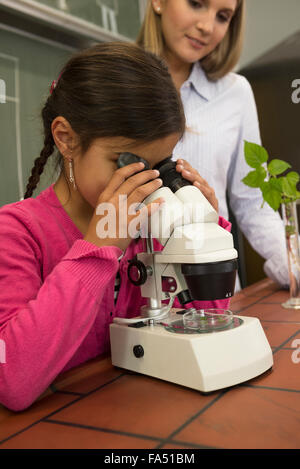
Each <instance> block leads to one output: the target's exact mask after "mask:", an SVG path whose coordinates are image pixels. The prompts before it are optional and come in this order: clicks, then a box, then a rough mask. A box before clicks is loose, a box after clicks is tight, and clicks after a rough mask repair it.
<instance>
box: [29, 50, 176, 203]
mask: <svg viewBox="0 0 300 469" xmlns="http://www.w3.org/2000/svg"><path fill="white" fill-rule="evenodd" d="M57 116H62V117H64V118H65V119H66V120H67V121H68V122H69V124H70V125H71V127H72V129H73V130H74V131H75V132H76V133H77V135H78V137H79V141H80V145H81V150H82V151H83V152H85V151H86V150H87V149H88V148H89V146H90V144H91V143H92V141H93V140H94V139H96V138H101V137H126V138H128V139H132V140H138V141H141V142H150V141H153V140H156V139H160V138H163V137H166V136H168V135H170V134H172V133H179V134H181V135H182V134H183V132H184V128H185V118H184V111H183V108H182V104H181V100H180V97H179V95H178V93H177V91H176V89H175V87H174V85H173V82H172V79H171V76H170V75H169V72H168V69H167V67H166V66H165V65H164V63H163V62H162V61H161V59H159V58H158V57H156V56H155V55H153V54H151V53H149V52H145V51H144V50H143V49H142V48H140V47H138V46H136V45H134V44H127V43H118V42H113V43H103V44H98V45H96V46H94V47H91V48H90V49H87V50H84V51H82V52H80V53H78V54H76V55H74V56H73V57H72V58H71V59H70V60H69V61H68V63H67V64H66V65H65V67H64V68H63V70H62V72H61V75H60V78H59V80H58V83H57V86H56V87H55V88H54V90H53V92H52V94H50V95H49V97H48V99H47V101H46V103H45V106H44V108H43V110H42V118H43V124H44V148H43V149H42V151H41V153H40V156H39V157H38V158H37V159H36V160H35V162H34V167H33V169H32V172H31V176H30V178H29V181H28V184H27V187H26V193H25V196H24V198H27V197H31V195H32V193H33V191H34V190H35V188H36V186H37V184H38V182H39V179H40V175H41V174H42V172H43V169H44V166H45V164H46V162H47V160H48V158H49V156H50V155H52V153H53V152H54V149H55V148H54V147H55V143H54V140H53V136H52V132H51V124H52V122H53V120H54V119H55V118H56V117H57Z"/></svg>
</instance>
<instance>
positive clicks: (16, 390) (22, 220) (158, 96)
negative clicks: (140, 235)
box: [0, 43, 229, 411]
mask: <svg viewBox="0 0 300 469" xmlns="http://www.w3.org/2000/svg"><path fill="white" fill-rule="evenodd" d="M162 90H163V91H162ZM42 118H43V123H44V148H43V149H42V151H41V154H40V156H39V158H37V159H36V160H35V163H34V167H33V169H32V174H31V177H30V179H29V183H28V185H27V190H26V194H25V200H24V201H21V202H17V203H14V204H10V205H7V206H4V207H2V209H1V210H0V339H1V341H2V342H1V343H5V345H6V363H1V364H0V402H1V403H2V404H3V405H5V406H7V407H9V408H10V409H12V410H15V411H17V410H22V409H25V408H26V407H28V406H29V405H30V404H31V403H32V402H33V401H34V400H35V399H36V398H37V397H38V396H40V395H41V393H43V391H44V390H45V389H46V388H47V387H48V386H49V384H50V383H51V382H52V381H53V380H54V379H55V378H56V376H57V375H58V374H59V373H61V372H62V371H66V370H68V369H70V368H72V367H74V366H76V365H79V364H80V363H83V362H85V361H87V360H89V359H91V358H93V357H96V356H98V355H100V354H103V353H106V352H108V351H109V327H108V326H109V324H110V323H111V322H112V320H113V318H114V317H115V316H123V317H125V316H128V317H130V316H136V315H139V312H140V307H141V305H142V304H144V303H145V299H143V298H141V293H140V288H139V287H136V286H134V285H132V284H131V283H129V281H128V279H127V265H128V259H132V257H134V255H135V254H136V253H137V252H140V251H142V250H143V242H142V240H140V241H139V242H135V241H132V242H131V239H129V237H127V238H122V237H120V236H118V233H119V229H120V230H121V229H122V232H123V228H124V227H118V230H117V231H116V235H114V237H110V238H99V237H98V236H97V233H96V227H97V223H98V222H99V221H100V220H101V215H97V210H96V207H97V206H98V205H99V204H100V203H110V204H113V205H114V207H115V209H116V215H117V216H116V219H117V220H118V210H119V207H118V196H119V195H126V196H127V198H128V204H132V203H141V202H142V201H143V200H144V199H145V198H146V197H147V196H148V195H150V194H151V193H152V192H154V191H155V190H156V189H158V188H159V187H160V185H161V181H160V179H159V178H158V175H159V173H158V171H155V170H152V169H150V170H147V171H141V170H142V169H143V164H141V163H134V164H131V165H128V166H125V167H123V168H121V169H117V160H118V157H119V154H120V153H122V152H127V151H129V152H132V153H135V154H137V155H140V156H141V157H142V158H143V159H145V160H146V161H147V162H148V163H149V165H150V168H153V166H154V165H156V164H157V163H159V162H160V161H162V160H163V159H165V158H166V157H168V156H169V155H170V154H171V153H172V150H173V147H174V146H175V144H176V143H177V141H178V139H179V138H180V137H181V135H182V134H183V131H184V127H185V120H184V114H183V110H182V106H181V102H180V99H179V96H178V93H177V91H176V89H175V88H174V86H173V83H172V80H171V77H170V75H169V73H168V71H167V69H166V67H165V66H164V65H163V64H162V63H161V61H160V60H159V59H158V58H157V57H156V56H153V55H152V54H149V53H146V52H144V51H143V50H142V49H141V48H138V47H137V46H134V45H126V44H118V43H111V44H100V45H97V46H95V47H93V48H91V49H89V50H86V51H84V52H81V53H79V54H78V55H75V56H74V57H73V58H71V59H70V61H69V62H68V63H67V64H66V66H65V67H64V69H63V71H62V73H61V75H60V78H59V81H58V83H57V84H56V83H53V85H52V87H51V94H50V95H49V97H48V99H47V101H46V104H45V106H44V108H43V111H42ZM55 147H56V148H57V150H58V157H59V161H60V164H61V174H60V176H59V178H58V180H57V182H56V183H55V184H53V185H51V186H50V187H49V188H47V189H46V190H45V191H43V192H42V193H41V194H40V195H39V196H38V197H36V198H31V195H32V193H33V191H34V189H35V187H36V185H37V183H38V181H39V177H40V175H41V173H42V172H43V168H44V166H45V164H46V162H47V160H48V158H49V157H50V156H51V155H52V154H53V153H54V150H55ZM178 166H179V165H178ZM178 171H181V172H182V169H180V168H179V169H178ZM189 171H190V172H189V174H186V173H185V174H186V177H189V178H190V180H191V182H193V183H195V184H199V183H200V188H201V190H202V192H203V193H204V195H206V196H207V198H208V199H209V200H210V202H211V203H212V204H215V206H216V200H215V196H214V192H213V191H212V189H211V188H209V187H208V185H207V184H205V182H203V181H202V179H201V178H200V176H199V174H198V173H197V171H195V170H194V169H193V168H192V167H189ZM160 202H161V201H160V200H157V201H155V203H158V204H159V203H160ZM153 203H154V202H153ZM151 206H152V204H151V205H149V206H147V207H146V211H147V213H146V215H148V214H149V213H150V211H151ZM138 215H139V212H137V214H136V215H131V216H130V217H129V216H128V219H127V220H125V225H128V224H129V223H130V222H131V221H132V219H134V218H135V217H137V216H138ZM220 224H221V225H222V226H223V227H225V228H227V229H228V228H229V224H228V223H227V222H226V221H225V220H222V219H220ZM126 228H127V226H126ZM157 245H158V243H156V248H157V249H159V247H158V246H157ZM123 254H124V255H123ZM122 255H123V257H122ZM120 257H122V259H121V260H120V265H119V262H118V259H119V258H120ZM118 271H119V275H120V277H121V288H120V291H119V295H118V298H117V301H116V302H115V301H114V284H115V279H116V275H117V272H118ZM195 303H196V302H195ZM178 306H179V304H178ZM195 306H196V307H197V304H196V305H195ZM198 306H201V305H198ZM204 306H205V305H204ZM209 306H211V307H214V303H210V304H209ZM215 306H216V307H226V306H227V302H220V301H219V302H215ZM175 307H176V305H175Z"/></svg>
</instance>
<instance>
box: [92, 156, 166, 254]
mask: <svg viewBox="0 0 300 469" xmlns="http://www.w3.org/2000/svg"><path fill="white" fill-rule="evenodd" d="M143 168H144V163H133V164H130V165H128V166H124V167H123V168H119V169H117V170H116V171H115V172H114V174H113V176H112V178H111V180H110V182H109V183H108V185H107V186H106V188H105V189H104V191H103V192H102V193H101V194H100V196H99V199H98V202H97V207H96V210H95V212H94V215H93V217H92V219H91V222H90V224H89V227H88V230H87V233H86V236H85V237H84V239H85V240H86V241H89V242H91V243H93V244H95V245H96V246H99V247H102V246H117V247H119V248H120V249H123V250H125V249H126V248H127V246H128V245H129V244H130V242H131V240H132V239H133V238H134V236H135V235H136V233H137V232H138V230H139V229H141V226H142V225H143V223H145V222H146V221H148V220H147V218H148V217H149V216H150V215H151V214H153V213H154V212H155V211H156V210H157V209H158V208H159V206H160V204H162V203H163V202H164V200H163V199H161V198H159V199H156V200H154V201H153V202H152V203H150V204H148V205H145V206H142V208H141V209H140V210H139V209H138V206H139V204H141V203H142V202H143V200H145V199H146V197H148V196H149V195H150V194H152V192H154V191H156V190H157V189H159V188H160V187H161V186H162V181H161V179H158V176H159V171H157V170H147V171H142V172H141V170H142V169H143ZM119 196H122V197H121V201H122V205H121V207H120V206H119V205H120V204H119V202H120V198H119ZM154 204H155V205H154ZM130 208H133V209H134V210H130ZM111 209H112V210H111ZM108 215H109V217H110V218H109V221H110V222H111V225H110V226H109V222H108V223H107V220H108ZM135 219H137V220H136V222H135V221H134V220H135ZM135 227H136V228H137V229H135ZM133 231H134V233H133ZM101 232H102V233H104V234H105V233H108V237H102V236H99V234H101Z"/></svg>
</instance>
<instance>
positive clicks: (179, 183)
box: [118, 153, 191, 193]
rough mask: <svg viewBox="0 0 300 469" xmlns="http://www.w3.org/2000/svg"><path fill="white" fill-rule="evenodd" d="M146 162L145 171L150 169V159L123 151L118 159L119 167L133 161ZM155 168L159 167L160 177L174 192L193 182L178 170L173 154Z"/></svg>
mask: <svg viewBox="0 0 300 469" xmlns="http://www.w3.org/2000/svg"><path fill="white" fill-rule="evenodd" d="M139 162H141V163H144V165H145V168H144V169H143V171H146V170H147V169H150V165H149V163H148V161H146V160H144V159H143V158H141V157H140V156H138V155H134V154H133V153H121V154H120V156H119V159H118V168H123V167H124V166H127V165H129V164H132V163H139ZM153 169H157V170H158V171H159V173H160V176H159V177H160V178H161V179H162V181H163V185H164V186H165V187H169V188H170V189H171V191H172V192H174V193H175V192H176V191H178V189H180V188H181V187H183V186H189V185H191V183H190V182H189V181H187V180H186V179H184V178H183V177H182V176H181V174H180V173H178V171H176V162H175V161H172V156H169V157H168V158H165V159H164V160H162V161H161V162H160V163H158V164H156V165H155V166H154V167H153Z"/></svg>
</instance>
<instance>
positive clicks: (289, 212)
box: [282, 201, 300, 309]
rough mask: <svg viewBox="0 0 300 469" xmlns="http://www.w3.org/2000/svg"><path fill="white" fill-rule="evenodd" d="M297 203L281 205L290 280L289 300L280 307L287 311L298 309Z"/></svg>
mask: <svg viewBox="0 0 300 469" xmlns="http://www.w3.org/2000/svg"><path fill="white" fill-rule="evenodd" d="M299 202H300V201H297V202H290V203H287V204H282V217H283V222H284V227H285V239H286V247H287V255H288V267H289V278H290V298H289V300H288V301H286V302H285V303H282V306H283V307H284V308H289V309H300V252H299V228H298V216H297V204H299Z"/></svg>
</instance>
